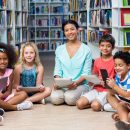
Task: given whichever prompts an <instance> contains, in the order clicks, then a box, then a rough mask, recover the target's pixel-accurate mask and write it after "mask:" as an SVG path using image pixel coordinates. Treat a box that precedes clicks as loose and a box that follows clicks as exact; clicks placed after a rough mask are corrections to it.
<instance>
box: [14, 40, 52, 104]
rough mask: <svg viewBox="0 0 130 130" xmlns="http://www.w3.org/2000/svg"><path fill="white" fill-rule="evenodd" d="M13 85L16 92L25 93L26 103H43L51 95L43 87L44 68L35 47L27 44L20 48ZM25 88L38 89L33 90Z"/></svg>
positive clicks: (47, 89)
mask: <svg viewBox="0 0 130 130" xmlns="http://www.w3.org/2000/svg"><path fill="white" fill-rule="evenodd" d="M14 73H15V76H14V85H15V88H16V89H17V91H21V90H24V91H26V92H27V94H28V97H27V98H26V100H27V101H31V102H41V103H44V99H45V98H46V97H48V96H49V95H50V93H51V90H50V88H47V87H45V86H44V85H43V74H44V68H43V65H42V64H41V62H40V58H39V53H38V49H37V46H36V45H35V44H34V43H32V42H27V43H25V44H23V45H22V46H21V50H20V58H19V61H18V63H17V64H16V66H15V70H14ZM26 87H38V89H37V90H36V91H35V92H34V91H33V90H31V89H30V90H27V89H24V88H26Z"/></svg>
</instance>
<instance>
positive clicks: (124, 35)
mask: <svg viewBox="0 0 130 130" xmlns="http://www.w3.org/2000/svg"><path fill="white" fill-rule="evenodd" d="M119 42H120V45H122V46H130V28H125V29H122V30H120V32H119Z"/></svg>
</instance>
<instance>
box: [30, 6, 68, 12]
mask: <svg viewBox="0 0 130 130" xmlns="http://www.w3.org/2000/svg"><path fill="white" fill-rule="evenodd" d="M29 10H30V14H45V13H47V14H48V13H49V12H50V13H68V11H69V6H68V5H64V6H63V5H61V4H60V5H52V6H49V5H48V4H45V5H37V6H36V8H35V5H34V4H31V6H30V8H29Z"/></svg>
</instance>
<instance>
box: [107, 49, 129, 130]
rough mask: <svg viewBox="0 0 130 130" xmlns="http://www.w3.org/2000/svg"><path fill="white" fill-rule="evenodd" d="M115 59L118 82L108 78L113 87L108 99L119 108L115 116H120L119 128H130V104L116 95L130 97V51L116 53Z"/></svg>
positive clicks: (113, 105) (126, 129)
mask: <svg viewBox="0 0 130 130" xmlns="http://www.w3.org/2000/svg"><path fill="white" fill-rule="evenodd" d="M114 61H115V72H116V82H115V80H114V79H112V78H108V79H107V84H108V85H109V86H110V87H111V88H112V90H111V91H109V93H108V101H109V102H110V104H111V105H112V107H113V108H115V109H116V110H117V114H116V116H115V117H117V116H119V120H120V121H118V122H116V127H117V129H118V130H130V106H129V105H128V104H127V103H124V102H122V101H119V100H118V99H117V98H116V97H115V94H117V95H120V96H122V97H125V98H130V53H128V52H122V51H119V52H117V53H116V54H115V55H114ZM114 115H115V114H114ZM113 117H114V116H113Z"/></svg>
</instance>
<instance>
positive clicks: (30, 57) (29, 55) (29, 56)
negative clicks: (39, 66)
mask: <svg viewBox="0 0 130 130" xmlns="http://www.w3.org/2000/svg"><path fill="white" fill-rule="evenodd" d="M24 59H25V61H26V62H28V63H32V62H34V59H35V51H34V49H33V47H31V46H26V47H25V48H24Z"/></svg>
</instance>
